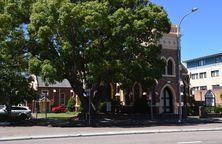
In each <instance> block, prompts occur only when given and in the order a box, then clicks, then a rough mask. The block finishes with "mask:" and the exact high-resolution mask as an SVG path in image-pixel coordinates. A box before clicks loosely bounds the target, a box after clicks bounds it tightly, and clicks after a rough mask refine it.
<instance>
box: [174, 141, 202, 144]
mask: <svg viewBox="0 0 222 144" xmlns="http://www.w3.org/2000/svg"><path fill="white" fill-rule="evenodd" d="M194 143H203V142H202V141H190V142H177V144H194Z"/></svg>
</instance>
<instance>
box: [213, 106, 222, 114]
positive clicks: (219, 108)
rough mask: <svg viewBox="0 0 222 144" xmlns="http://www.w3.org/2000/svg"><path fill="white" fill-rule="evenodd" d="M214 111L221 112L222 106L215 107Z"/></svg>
mask: <svg viewBox="0 0 222 144" xmlns="http://www.w3.org/2000/svg"><path fill="white" fill-rule="evenodd" d="M214 112H215V113H221V112H222V107H220V106H219V107H215V109H214Z"/></svg>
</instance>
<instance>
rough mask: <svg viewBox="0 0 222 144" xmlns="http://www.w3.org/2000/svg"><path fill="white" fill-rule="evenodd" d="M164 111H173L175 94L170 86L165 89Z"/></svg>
mask: <svg viewBox="0 0 222 144" xmlns="http://www.w3.org/2000/svg"><path fill="white" fill-rule="evenodd" d="M163 112H164V113H173V94H172V92H171V90H170V89H169V88H168V87H165V88H164V90H163Z"/></svg>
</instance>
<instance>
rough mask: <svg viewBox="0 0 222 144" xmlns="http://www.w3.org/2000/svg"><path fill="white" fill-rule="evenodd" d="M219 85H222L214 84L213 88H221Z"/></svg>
mask: <svg viewBox="0 0 222 144" xmlns="http://www.w3.org/2000/svg"><path fill="white" fill-rule="evenodd" d="M219 87H220V85H219V84H216V85H212V89H217V88H219Z"/></svg>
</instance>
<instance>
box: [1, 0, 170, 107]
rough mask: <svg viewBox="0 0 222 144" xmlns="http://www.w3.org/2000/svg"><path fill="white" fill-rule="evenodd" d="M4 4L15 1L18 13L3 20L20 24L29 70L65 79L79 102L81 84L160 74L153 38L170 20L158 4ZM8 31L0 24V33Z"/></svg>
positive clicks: (84, 0) (99, 0) (130, 0)
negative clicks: (0, 27) (14, 18)
mask: <svg viewBox="0 0 222 144" xmlns="http://www.w3.org/2000/svg"><path fill="white" fill-rule="evenodd" d="M26 2H27V3H26ZM10 5H13V6H14V7H15V6H17V7H18V9H17V11H16V12H14V13H15V14H13V16H17V17H18V18H17V19H16V20H12V19H11V17H10V16H6V17H4V19H3V22H4V24H7V23H8V21H10V20H12V21H13V22H14V23H15V25H16V28H18V27H21V26H23V27H22V28H21V29H20V30H23V34H24V30H25V35H23V37H24V39H25V40H27V44H28V47H27V51H28V52H29V53H30V54H31V55H30V56H31V57H30V58H31V59H30V60H29V70H30V72H32V73H34V74H36V75H41V76H42V78H43V80H44V81H45V82H47V83H53V82H54V81H55V80H57V81H60V80H62V79H64V78H66V79H68V81H69V82H70V84H71V86H72V87H73V89H74V91H75V92H76V93H77V94H78V96H79V97H80V100H81V102H82V105H83V107H84V105H86V104H87V103H86V101H85V99H84V97H83V92H84V87H85V84H86V85H87V84H94V83H99V82H101V81H105V82H120V83H121V84H122V85H123V86H124V87H129V86H132V84H133V83H134V82H135V81H138V82H140V83H141V84H143V85H146V86H147V87H148V86H151V85H152V84H153V82H154V80H155V79H158V78H160V77H161V68H162V67H163V62H162V61H161V60H160V59H159V54H160V49H161V46H160V45H158V44H156V42H157V41H158V39H159V38H160V37H161V36H162V34H163V33H168V32H169V30H170V21H169V19H168V17H167V13H166V12H165V10H164V9H163V7H160V6H157V5H155V4H153V3H152V2H150V1H149V0H38V1H34V0H32V1H28V0H16V1H13V0H11V1H10V4H6V3H5V2H2V4H1V7H2V8H4V9H7V7H9V6H10ZM0 20H1V21H2V17H0ZM21 24H23V25H21ZM6 27H8V26H7V25H6ZM154 29H155V33H154V32H153V30H154ZM11 31H13V29H10V30H8V29H7V28H2V29H0V33H3V35H6V34H7V33H11ZM2 39H4V40H6V39H5V38H2V37H1V40H2ZM144 42H146V43H147V45H146V44H144Z"/></svg>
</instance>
